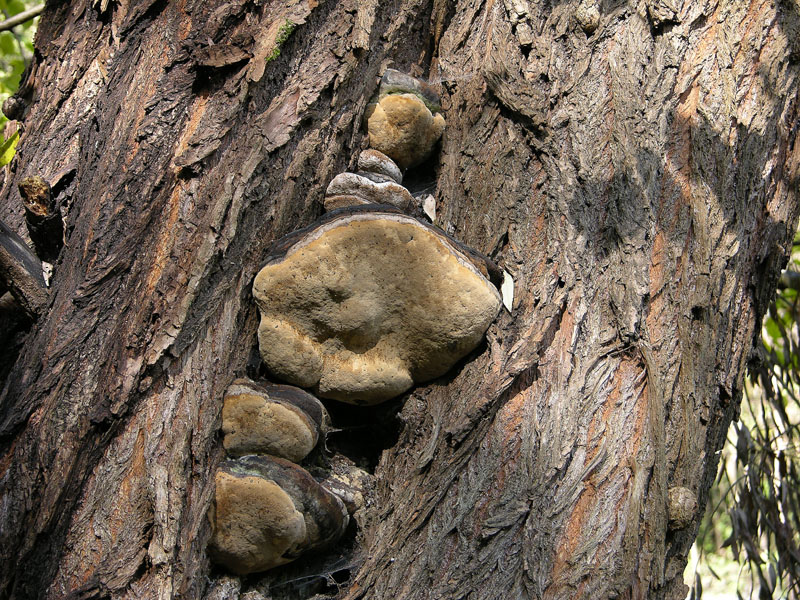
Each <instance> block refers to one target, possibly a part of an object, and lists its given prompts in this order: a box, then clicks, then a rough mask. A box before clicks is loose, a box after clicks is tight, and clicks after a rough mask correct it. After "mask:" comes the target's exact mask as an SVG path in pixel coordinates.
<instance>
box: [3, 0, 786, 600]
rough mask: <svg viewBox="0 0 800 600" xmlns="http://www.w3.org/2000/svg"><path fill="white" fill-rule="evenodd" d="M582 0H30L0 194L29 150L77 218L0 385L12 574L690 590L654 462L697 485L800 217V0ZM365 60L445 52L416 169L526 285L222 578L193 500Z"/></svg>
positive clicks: (564, 592) (365, 594)
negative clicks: (366, 451) (429, 139)
mask: <svg viewBox="0 0 800 600" xmlns="http://www.w3.org/2000/svg"><path fill="white" fill-rule="evenodd" d="M579 4H580V6H579ZM673 5H674V6H673ZM579 8H581V10H584V12H583V13H580V15H582V16H579V14H578V13H579V10H578V9H579ZM592 8H593V5H592V3H591V2H583V3H579V2H578V1H577V0H574V1H566V2H542V3H534V2H516V1H512V0H508V1H506V2H496V1H495V2H487V3H477V2H472V1H470V0H464V1H463V2H462V1H457V2H444V1H439V0H434V1H433V2H423V1H421V0H418V1H414V0H400V1H398V2H394V3H389V4H387V3H379V2H376V1H372V0H370V1H367V2H317V1H314V0H308V1H305V0H304V1H299V0H298V1H294V2H277V1H276V2H269V1H268V2H264V3H256V2H247V1H244V0H241V1H238V2H217V1H204V2H192V1H187V2H183V3H172V2H162V1H149V2H138V3H127V2H122V3H108V4H107V5H106V3H99V4H98V5H96V6H91V7H90V6H88V5H86V4H85V3H67V2H65V3H58V4H53V5H51V6H48V7H47V9H46V11H45V14H44V15H43V17H42V25H41V26H40V30H39V33H38V36H37V43H36V47H37V56H36V60H35V64H34V66H33V68H32V70H31V73H30V74H29V76H28V79H27V82H26V84H25V85H24V86H23V91H22V92H21V95H22V96H24V97H25V98H26V99H27V100H28V106H27V108H26V110H25V116H24V125H25V132H24V134H23V136H22V138H21V141H20V144H19V147H18V148H19V150H18V155H17V157H16V159H15V162H14V163H13V165H12V172H11V173H10V176H9V177H8V178H7V181H6V183H5V187H4V190H3V196H2V198H3V200H2V209H1V210H0V218H3V219H4V220H7V221H8V222H10V223H11V224H12V225H13V226H14V227H16V229H17V230H18V231H20V232H22V231H23V225H22V215H21V214H20V213H19V208H18V204H19V203H18V201H17V200H16V196H15V194H16V193H17V192H16V184H17V182H18V181H19V180H20V179H22V178H23V177H26V176H30V175H39V176H41V177H43V178H44V179H45V180H46V181H47V182H48V183H49V184H50V186H51V188H52V190H53V194H54V197H55V198H56V200H57V202H58V203H59V204H60V206H61V207H62V212H64V213H65V216H66V220H65V226H66V245H65V247H64V249H63V250H62V252H61V255H60V259H59V262H58V265H57V268H56V272H55V276H54V279H53V285H52V291H51V294H52V300H51V302H50V304H49V306H48V308H47V310H46V311H45V312H44V313H42V314H41V315H40V317H39V319H38V321H37V322H36V324H35V326H34V327H33V328H32V329H31V331H30V333H29V335H28V338H27V340H26V343H25V346H24V349H23V350H22V351H21V352H20V354H19V356H18V357H17V359H16V363H15V365H14V367H13V368H12V370H11V372H10V374H9V375H8V377H7V379H6V380H5V383H4V387H3V391H2V396H1V397H0V437H1V438H2V442H1V443H2V455H0V473H1V474H2V479H0V482H1V483H0V493H1V494H2V502H0V523H2V528H1V529H0V538H1V539H0V563H2V564H3V565H7V566H8V568H3V569H1V570H0V598H39V597H41V598H61V597H65V596H69V595H70V594H71V595H72V597H80V598H101V597H109V596H111V597H115V598H117V597H119V598H123V597H131V598H133V597H142V598H168V597H177V596H185V597H194V598H200V597H204V596H206V597H217V598H223V597H225V598H236V597H240V596H242V597H244V595H245V593H247V592H250V595H248V596H246V597H247V598H258V597H265V598H266V597H272V598H278V597H288V591H287V590H288V589H289V586H287V585H281V586H277V587H276V586H275V585H274V584H275V583H276V582H278V581H281V580H286V579H292V578H294V579H297V578H300V577H305V578H306V579H304V580H303V581H304V582H307V581H310V580H314V581H316V580H317V579H319V578H316V579H315V578H314V577H310V576H311V575H314V574H317V575H318V574H320V573H322V574H328V573H331V572H334V571H335V572H337V576H338V577H340V579H343V578H344V571H349V572H350V575H351V577H350V578H349V579H348V580H347V581H346V582H345V583H343V584H342V587H341V590H340V592H339V595H340V596H341V597H346V598H370V599H378V598H481V599H491V598H523V597H524V598H527V597H533V598H611V597H626V598H680V597H682V596H683V594H684V586H683V583H682V571H683V567H684V565H685V561H686V554H687V552H688V549H689V546H690V545H691V542H692V540H693V538H694V535H695V531H696V522H695V524H693V525H692V526H690V527H688V528H686V529H683V530H670V529H669V527H668V522H667V521H668V519H667V512H666V511H667V498H668V490H669V489H670V488H671V487H674V486H683V487H687V488H689V489H691V490H692V491H694V492H695V493H696V494H697V496H698V499H699V503H700V506H701V507H702V506H704V504H705V499H706V492H707V489H708V486H709V485H710V482H711V479H712V478H713V473H714V471H715V467H716V462H717V461H716V455H715V453H716V451H717V450H718V449H719V448H720V446H721V444H722V441H723V439H724V435H725V431H726V429H727V427H728V425H729V423H730V421H731V419H732V418H734V416H735V414H736V411H737V407H738V403H739V399H740V395H741V385H742V378H743V375H744V369H745V365H746V363H747V361H748V359H749V357H750V352H751V350H752V348H753V343H754V341H755V339H756V337H757V335H758V324H759V322H760V317H761V314H762V313H763V312H764V310H765V308H766V306H767V302H768V300H769V298H770V296H771V294H772V291H773V289H774V285H775V281H776V278H777V275H778V272H779V269H780V267H781V265H782V264H783V262H784V261H785V257H786V251H787V245H788V244H789V242H790V240H791V238H792V234H793V231H794V226H795V221H796V217H797V212H798V202H797V182H798V179H797V175H798V161H799V160H800V150H798V146H797V142H796V134H797V122H798V107H797V75H798V57H800V47H798V39H800V36H798V35H797V32H798V23H800V17H798V6H797V4H796V3H794V2H788V1H786V2H779V3H776V4H774V5H773V4H771V3H769V2H761V1H753V2H749V3H723V2H713V1H711V0H707V1H700V2H689V1H686V2H674V3H670V2H666V1H658V0H646V1H642V2H603V3H598V4H597V5H596V7H595V8H597V11H598V15H599V21H598V23H597V28H596V29H594V30H592V28H591V26H590V24H591V19H589V20H587V17H585V15H586V14H589V13H586V12H585V11H586V10H589V9H592ZM590 12H591V11H590ZM287 20H288V21H291V22H292V23H296V24H297V27H296V29H295V30H294V32H293V33H292V34H291V36H290V37H289V39H288V40H287V41H286V42H285V43H284V44H282V45H281V47H280V48H278V50H279V52H278V53H277V54H276V52H275V50H276V40H277V38H278V35H279V32H280V30H281V27H282V26H284V25H285V23H286V21H287ZM385 66H395V67H397V68H400V69H404V70H407V71H410V72H412V73H414V74H417V75H422V76H429V77H430V78H431V79H432V80H433V82H434V83H435V84H436V85H439V86H440V88H441V92H442V97H443V107H444V109H445V111H444V115H445V118H446V120H447V128H446V130H445V135H444V139H443V142H442V149H441V153H440V155H439V157H438V159H437V162H435V163H434V164H431V165H428V166H427V167H426V168H423V169H421V170H420V171H418V172H417V174H416V175H414V174H410V175H409V178H408V181H410V182H411V183H410V184H409V185H411V186H412V187H413V186H416V187H417V188H422V187H425V186H426V185H434V186H435V190H434V191H435V195H436V199H437V215H438V217H437V224H438V225H440V226H441V227H442V228H443V229H445V230H446V231H448V232H449V233H451V234H452V235H454V236H455V237H457V238H458V239H460V240H462V241H463V242H465V243H466V244H468V245H470V246H472V247H475V248H476V249H478V250H480V251H482V252H485V253H487V254H489V255H491V256H492V257H493V258H494V259H495V260H496V261H497V262H499V263H500V265H501V266H502V267H504V268H505V269H506V270H507V271H509V272H510V273H511V274H512V275H513V276H514V279H515V291H516V295H515V298H516V299H515V303H514V309H513V311H512V312H511V314H508V313H503V314H502V315H501V317H500V318H499V319H498V321H497V322H496V323H495V324H494V325H493V326H492V327H491V328H490V330H489V333H488V336H487V344H486V347H485V348H483V349H481V350H480V351H478V352H476V353H474V354H473V355H472V356H471V357H470V360H468V361H465V363H464V364H462V365H461V366H460V367H459V368H458V369H457V370H456V371H454V372H453V373H452V374H451V375H449V376H446V377H445V378H443V379H442V380H440V381H437V382H434V383H433V384H431V385H428V386H424V387H421V388H418V389H417V390H415V391H414V392H413V393H412V394H410V395H408V396H407V397H405V398H403V399H401V400H400V401H398V402H397V403H395V404H391V405H387V406H386V407H383V408H382V409H380V410H379V411H372V412H368V413H365V414H366V415H368V416H365V417H364V418H375V419H377V418H379V417H380V418H384V417H385V416H386V415H387V414H391V411H392V409H398V410H400V419H401V422H402V429H401V432H400V435H399V439H398V440H397V441H396V443H395V442H394V441H393V440H389V441H388V443H389V444H390V446H391V447H389V448H387V449H386V450H385V451H384V452H383V454H382V455H381V456H380V462H379V464H378V466H377V468H376V470H375V482H376V485H377V492H376V496H375V498H374V504H373V505H372V507H371V509H370V511H369V513H368V519H367V521H366V522H364V523H362V528H361V530H360V531H359V532H358V533H357V535H356V537H355V538H354V539H352V540H350V541H348V542H345V543H344V546H343V548H342V549H341V552H339V554H338V556H337V555H336V553H335V552H334V553H332V554H331V555H329V556H327V557H317V558H314V559H313V560H312V561H311V562H308V563H301V564H297V565H295V566H293V567H289V568H288V569H287V570H286V571H283V572H274V573H268V574H265V575H263V576H261V577H255V578H250V579H246V580H244V581H240V580H238V579H236V578H231V577H227V576H224V575H223V574H222V573H220V572H218V571H216V570H213V569H211V567H210V565H209V563H208V560H207V558H206V554H205V547H206V543H207V540H208V537H209V528H208V522H207V519H206V511H207V509H208V506H209V504H210V502H211V500H212V498H213V493H214V490H213V473H214V469H215V467H216V464H217V462H218V461H219V459H220V456H221V446H220V443H219V439H218V435H217V430H218V427H219V411H220V408H221V397H222V392H223V390H224V388H225V387H226V386H227V384H228V383H230V381H232V380H233V379H234V377H236V376H237V375H241V374H242V373H243V372H244V371H245V368H246V364H247V360H248V356H249V355H250V352H251V349H252V347H253V345H254V334H255V329H256V324H257V314H256V310H255V306H254V304H253V302H252V299H251V297H250V289H249V288H250V284H251V282H252V278H253V276H254V274H255V273H256V271H257V269H258V267H259V263H260V261H261V260H262V258H263V257H264V256H265V255H266V252H267V249H268V247H269V245H270V243H271V242H272V241H273V240H275V239H276V238H278V237H280V236H281V235H283V234H286V233H288V232H290V231H292V230H294V229H296V228H298V227H301V226H304V225H307V224H309V223H310V222H312V221H313V220H314V219H315V218H316V217H317V216H319V214H320V213H321V207H322V196H323V192H324V189H325V186H326V185H327V183H328V181H329V180H330V179H331V178H332V177H333V176H334V175H335V174H336V173H338V172H341V171H343V170H344V169H345V168H346V167H347V166H352V165H353V164H354V162H355V159H356V157H357V154H358V150H359V149H360V148H361V147H362V146H363V145H364V143H365V140H364V136H363V132H362V131H361V130H360V119H361V115H362V113H363V110H364V108H365V106H366V104H367V102H368V100H369V98H370V96H371V94H372V93H373V91H374V90H375V87H376V76H377V75H378V74H379V72H380V71H381V69H382V68H384V67H385ZM381 411H383V412H381ZM339 416H340V418H345V417H344V416H342V415H339ZM346 418H347V419H353V418H360V417H353V415H352V414H351V413H347V415H346ZM353 431H354V434H353V435H354V436H358V435H362V434H363V431H364V430H363V429H354V430H353ZM358 432H362V433H358ZM338 439H339V440H340V441H339V442H338V444H339V446H340V447H342V448H344V447H345V446H346V445H347V444H346V443H345V442H342V441H341V439H342V436H341V435H340V437H339V438H338ZM360 441H361V440H357V441H356V442H353V441H352V440H351V441H350V442H349V443H350V444H356V445H357V443H358V442H360ZM339 559H341V560H339ZM337 560H339V562H337ZM313 561H317V562H313ZM320 565H324V566H320ZM271 585H272V586H273V588H272V591H269V589H270V586H271ZM295 585H297V582H295ZM334 587H335V586H334ZM307 589H309V590H310V589H312V588H311V587H308V588H307ZM317 589H319V588H317ZM331 589H332V588H331V586H329V587H328V588H327V590H328V592H330V591H331ZM328 592H326V593H328ZM331 593H332V592H331ZM311 594H313V591H307V592H306V596H307V597H308V596H310V595H311Z"/></svg>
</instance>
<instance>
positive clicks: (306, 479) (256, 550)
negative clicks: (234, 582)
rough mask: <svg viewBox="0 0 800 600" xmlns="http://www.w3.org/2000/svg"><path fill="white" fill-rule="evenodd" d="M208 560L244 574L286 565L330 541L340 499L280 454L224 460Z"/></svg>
mask: <svg viewBox="0 0 800 600" xmlns="http://www.w3.org/2000/svg"><path fill="white" fill-rule="evenodd" d="M210 516H211V523H212V528H213V534H212V538H211V542H210V545H209V553H210V555H211V558H212V559H213V560H214V561H215V562H216V563H218V564H220V565H222V566H224V567H226V568H227V569H229V570H231V571H233V572H234V573H238V574H240V575H244V574H247V573H256V572H259V571H266V570H267V569H271V568H273V567H277V566H279V565H283V564H286V563H288V562H291V561H292V560H294V559H296V558H297V557H298V556H300V555H301V554H303V553H304V552H307V551H309V550H316V549H321V548H324V547H326V546H328V545H329V544H331V543H333V542H335V541H336V540H338V539H339V537H341V535H342V534H343V533H344V531H345V529H346V528H347V524H348V522H349V517H348V514H347V510H346V508H345V506H344V504H343V503H342V501H341V500H340V499H339V498H338V497H336V496H335V495H334V494H332V493H331V492H329V491H328V490H326V489H324V488H323V487H322V486H321V485H319V484H318V483H317V482H316V481H314V478H313V477H311V475H309V474H308V473H307V472H306V471H305V470H304V469H302V468H300V467H298V466H297V465H295V464H293V463H290V462H288V461H285V460H282V459H280V458H272V457H266V456H246V457H243V458H241V459H238V460H235V461H225V462H223V463H222V464H221V465H220V468H219V470H218V471H217V475H216V500H215V503H214V506H213V507H212V509H211V515H210Z"/></svg>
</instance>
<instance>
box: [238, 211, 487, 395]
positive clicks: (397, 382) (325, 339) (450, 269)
mask: <svg viewBox="0 0 800 600" xmlns="http://www.w3.org/2000/svg"><path fill="white" fill-rule="evenodd" d="M490 275H491V276H492V278H496V279H497V280H498V281H499V271H498V269H497V267H496V266H495V265H494V264H493V263H492V262H491V261H489V259H487V258H485V257H483V256H481V255H479V254H478V253H476V252H474V251H472V250H469V249H467V248H466V247H464V246H463V245H461V244H459V243H458V242H457V241H455V240H453V239H452V238H450V237H448V236H447V235H446V234H444V233H443V232H441V231H440V230H438V229H435V228H434V227H432V226H431V225H429V224H427V223H425V222H423V221H420V220H418V219H415V218H413V217H410V216H407V215H404V214H402V213H400V212H399V211H396V210H392V209H391V208H390V207H386V206H383V207H352V208H348V209H342V210H339V211H335V212H333V213H328V215H326V216H325V217H324V218H323V219H322V220H320V221H318V222H317V223H316V224H314V225H312V226H311V227H309V228H308V229H305V230H302V231H299V232H295V233H294V234H291V235H289V236H287V237H285V238H283V239H282V240H279V241H278V242H277V243H276V245H275V248H274V249H273V251H272V253H271V255H270V256H269V258H268V260H267V264H266V266H265V267H264V268H263V269H262V270H261V271H260V272H259V273H258V275H257V276H256V278H255V282H254V283H253V295H254V296H255V300H256V303H257V304H258V308H259V310H260V311H261V324H260V326H259V330H258V342H259V349H260V351H261V356H262V358H263V359H264V362H265V363H266V364H267V366H268V367H269V369H270V370H271V371H272V372H273V373H274V374H275V375H276V376H278V377H280V378H281V379H283V380H285V381H288V382H289V383H292V384H294V385H299V386H301V387H305V388H312V389H313V390H314V391H315V393H317V394H318V395H319V396H322V397H325V398H332V399H335V400H341V401H344V402H350V403H354V404H375V403H378V402H382V401H384V400H388V399H390V398H393V397H395V396H398V395H399V394H402V393H403V392H405V391H406V390H408V389H409V388H410V387H411V386H412V385H413V384H414V382H422V381H428V380H430V379H433V378H435V377H439V376H440V375H443V374H444V373H445V372H447V371H448V370H449V369H450V368H451V367H452V366H453V365H454V364H455V363H456V362H457V361H458V360H459V359H461V358H462V357H463V356H465V355H466V354H467V353H469V352H470V351H471V350H472V349H474V348H475V347H476V346H477V345H478V344H479V343H480V341H481V339H482V338H483V335H484V333H485V332H486V329H487V328H488V327H489V325H490V324H491V323H492V321H493V320H494V318H495V317H496V316H497V313H498V311H499V310H500V306H501V303H502V301H501V297H500V294H499V292H498V291H497V288H496V287H495V286H494V285H493V284H492V283H490V282H489V280H488V278H489V277H490Z"/></svg>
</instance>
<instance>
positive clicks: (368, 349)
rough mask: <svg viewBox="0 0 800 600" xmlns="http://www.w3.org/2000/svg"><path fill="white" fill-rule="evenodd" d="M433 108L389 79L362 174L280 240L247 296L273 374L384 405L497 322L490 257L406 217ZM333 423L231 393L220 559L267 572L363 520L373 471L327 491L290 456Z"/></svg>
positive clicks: (432, 130) (420, 89)
mask: <svg viewBox="0 0 800 600" xmlns="http://www.w3.org/2000/svg"><path fill="white" fill-rule="evenodd" d="M439 110H440V109H439V106H438V97H437V96H436V94H435V93H434V92H433V91H432V90H431V89H430V87H429V86H427V84H425V83H424V82H421V81H419V80H417V79H415V78H413V77H409V76H407V75H404V74H402V73H400V72H398V71H393V70H391V69H390V70H388V71H387V72H386V73H385V74H384V76H383V78H382V80H381V85H380V89H379V91H378V94H377V96H376V99H375V101H374V102H373V103H372V104H371V105H370V108H369V109H368V114H367V128H368V133H369V139H370V144H371V146H372V148H370V149H368V150H365V151H363V152H362V153H361V154H360V156H359V159H358V169H359V170H358V172H357V173H342V174H340V175H338V176H337V177H335V178H334V179H333V181H331V182H330V184H329V186H328V189H327V193H326V197H325V201H324V205H325V208H326V209H327V210H328V211H331V212H329V213H328V214H327V215H326V216H325V217H323V218H322V219H321V220H319V221H318V222H317V223H315V224H313V225H312V226H310V227H308V228H306V229H303V230H301V231H298V232H295V233H293V234H290V235H288V236H286V237H284V238H282V239H280V240H278V242H276V244H275V245H274V246H273V248H272V250H271V252H270V255H269V257H268V258H267V261H266V265H265V266H264V267H263V268H262V269H261V271H260V272H259V273H258V275H256V278H255V281H254V283H253V295H254V297H255V299H256V303H257V304H258V308H259V310H260V312H261V323H260V326H259V330H258V343H259V349H260V352H261V356H262V358H263V359H264V361H265V363H266V364H267V366H268V368H269V369H270V370H271V371H272V373H273V374H274V375H276V376H277V377H279V378H280V379H283V380H285V381H287V382H289V383H292V384H294V385H298V386H301V387H305V388H310V389H312V390H313V391H315V392H316V393H317V394H318V395H320V396H322V397H325V398H332V399H336V400H341V401H344V402H350V403H354V404H374V403H378V402H382V401H384V400H388V399H390V398H393V397H395V396H398V395H400V394H402V393H403V392H405V391H406V390H408V389H409V388H410V387H411V386H412V385H414V383H416V382H423V381H427V380H430V379H433V378H435V377H439V376H441V375H443V374H444V373H446V372H447V371H448V370H449V369H450V368H451V367H452V366H453V365H454V364H455V363H456V362H457V361H458V360H460V359H461V358H463V357H464V356H465V355H467V354H468V353H469V352H470V351H472V350H473V349H474V348H475V347H476V346H477V345H478V344H479V343H480V341H481V340H482V338H483V335H484V333H485V332H486V329H487V328H488V327H489V325H490V324H491V323H492V321H493V320H494V319H495V317H496V316H497V313H498V312H499V310H500V306H501V305H502V300H501V296H500V294H499V292H498V290H497V288H496V287H495V285H496V284H499V282H500V277H501V273H500V271H499V270H498V269H497V267H496V266H495V265H494V263H492V262H491V261H490V260H489V259H488V258H486V257H485V256H483V255H481V254H479V253H477V252H475V251H473V250H471V249H469V248H467V247H466V246H464V245H462V244H461V243H459V242H457V241H456V240H454V239H453V238H451V237H450V236H448V235H446V234H445V233H444V232H442V231H440V230H439V229H437V228H435V227H433V226H432V225H429V224H428V223H425V222H424V221H421V220H419V219H417V218H415V217H413V216H409V215H407V214H405V213H404V212H402V210H407V211H409V210H411V211H414V210H415V209H418V208H419V207H415V206H414V203H415V199H414V197H413V196H412V195H411V193H410V192H409V191H408V190H407V189H406V188H405V187H403V186H402V185H401V184H402V181H403V172H402V170H401V169H406V168H408V167H411V166H414V165H417V164H419V163H420V162H421V161H423V160H424V159H425V158H427V156H428V155H429V154H430V152H431V150H432V148H433V146H434V144H435V143H436V141H437V140H438V139H439V138H440V137H441V135H442V130H443V128H444V118H443V117H442V116H441V115H440V114H438V111H439ZM401 209H402V210H401ZM327 425H328V416H327V412H326V411H325V408H324V407H323V406H322V404H321V403H320V402H319V401H318V400H317V399H316V398H314V397H313V396H311V395H310V394H308V393H306V392H304V391H302V390H300V389H297V388H293V387H289V386H278V385H271V384H266V385H261V384H256V383H255V382H252V381H248V380H236V381H235V382H234V383H233V384H232V385H231V386H230V387H229V388H228V390H227V391H226V393H225V397H224V401H223V409H222V430H223V434H224V438H223V445H224V447H225V450H226V452H227V453H228V456H229V457H231V458H233V459H234V460H228V461H225V462H223V463H222V465H221V466H220V468H219V470H218V471H217V474H216V498H215V503H214V506H213V507H212V510H211V513H210V516H211V521H212V528H213V535H212V539H211V542H210V544H209V551H210V555H211V558H212V559H213V560H214V561H215V562H217V563H219V564H221V565H223V566H225V567H227V568H228V569H230V570H231V571H233V572H235V573H239V574H246V573H253V572H258V571H264V570H267V569H270V568H272V567H275V566H278V565H282V564H285V563H287V562H290V561H291V560H294V559H295V558H297V557H298V556H300V555H301V554H302V553H303V552H305V551H307V550H311V549H319V548H322V547H325V546H326V545H328V544H330V543H332V542H334V541H335V540H337V539H338V538H339V537H340V536H341V535H342V533H343V532H344V530H345V528H346V527H347V524H348V521H349V517H348V511H349V512H350V513H352V514H353V516H354V518H355V520H356V522H357V523H358V521H359V517H358V515H359V514H362V513H363V511H362V510H361V509H362V508H363V507H364V505H365V499H364V493H363V491H364V490H365V489H366V488H367V487H368V479H369V476H368V475H367V474H366V473H364V472H361V471H360V470H359V469H357V468H356V467H355V465H350V466H348V465H346V464H344V463H343V462H342V461H339V463H337V464H338V466H339V468H338V469H331V470H330V472H329V473H328V474H327V476H326V478H325V480H324V485H325V487H323V486H322V485H320V484H319V483H317V481H316V480H315V479H314V478H313V477H312V476H311V475H310V474H309V473H308V472H307V471H305V470H304V469H303V468H301V467H299V466H297V465H295V464H292V463H291V462H288V461H287V460H284V458H286V459H289V460H291V461H294V462H299V461H301V460H303V459H304V458H305V457H306V456H307V455H308V453H309V452H311V450H312V449H313V448H314V447H315V445H316V444H317V443H318V440H319V438H320V437H321V436H322V437H324V435H325V431H326V430H327V428H328V427H327ZM250 454H259V455H261V456H250ZM279 457H283V458H279ZM329 466H330V465H329ZM331 490H333V491H334V492H337V493H338V495H336V494H334V493H332V492H331ZM340 496H341V497H340Z"/></svg>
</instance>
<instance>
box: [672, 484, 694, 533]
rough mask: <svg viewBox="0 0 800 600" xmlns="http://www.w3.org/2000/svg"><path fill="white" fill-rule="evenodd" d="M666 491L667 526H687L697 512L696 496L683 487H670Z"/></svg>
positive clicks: (679, 527)
mask: <svg viewBox="0 0 800 600" xmlns="http://www.w3.org/2000/svg"><path fill="white" fill-rule="evenodd" d="M667 493H668V510H669V527H670V529H683V528H685V527H688V526H689V524H690V523H691V522H692V520H693V519H694V515H695V513H696V512H697V497H696V496H695V495H694V492H692V490H690V489H688V488H685V487H671V488H669V491H668V492H667Z"/></svg>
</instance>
